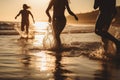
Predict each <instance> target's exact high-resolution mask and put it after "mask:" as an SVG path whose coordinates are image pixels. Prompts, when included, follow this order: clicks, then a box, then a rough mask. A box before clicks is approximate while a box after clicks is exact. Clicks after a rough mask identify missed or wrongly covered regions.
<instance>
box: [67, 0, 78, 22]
mask: <svg viewBox="0 0 120 80" xmlns="http://www.w3.org/2000/svg"><path fill="white" fill-rule="evenodd" d="M66 8H67V11H68V13H69V14H70V15H72V16H74V18H75V19H76V20H78V17H77V16H76V15H75V14H74V13H73V12H72V11H71V9H70V7H69V4H68V1H67V0H66Z"/></svg>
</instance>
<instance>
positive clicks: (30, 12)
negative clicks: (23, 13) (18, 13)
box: [30, 12, 35, 23]
mask: <svg viewBox="0 0 120 80" xmlns="http://www.w3.org/2000/svg"><path fill="white" fill-rule="evenodd" d="M30 15H31V17H32V19H33V23H35V20H34V17H33V14H32V13H31V12H30Z"/></svg>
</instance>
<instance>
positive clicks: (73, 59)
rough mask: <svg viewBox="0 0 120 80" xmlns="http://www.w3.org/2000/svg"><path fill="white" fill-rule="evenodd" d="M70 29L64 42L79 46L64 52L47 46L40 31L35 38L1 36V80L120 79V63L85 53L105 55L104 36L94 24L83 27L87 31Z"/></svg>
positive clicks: (63, 36)
mask: <svg viewBox="0 0 120 80" xmlns="http://www.w3.org/2000/svg"><path fill="white" fill-rule="evenodd" d="M72 26H73V25H72ZM74 27H75V26H74ZM79 27H80V26H76V30H77V29H78V28H79ZM88 28H89V30H90V31H89V30H88ZM70 29H72V27H71V28H70ZM70 29H67V28H66V29H65V30H66V32H67V31H68V32H67V33H66V32H64V33H63V34H62V35H61V39H62V43H63V44H65V45H68V46H74V47H77V49H74V48H73V49H70V50H65V51H61V52H55V51H50V50H45V49H44V46H43V38H44V36H45V35H44V34H38V33H36V34H35V35H34V36H35V37H34V39H22V38H20V36H19V35H0V80H120V77H119V76H120V75H119V74H120V64H119V62H118V63H117V62H108V61H102V60H97V59H96V60H95V59H94V60H93V59H91V58H90V57H87V56H85V55H83V54H93V53H94V54H96V55H98V56H100V55H101V54H102V50H103V49H102V45H101V39H100V37H99V36H97V35H96V34H94V32H93V31H94V27H93V28H90V27H87V26H86V27H81V28H80V29H81V30H83V31H84V32H79V33H75V32H74V30H73V32H72V33H71V32H70V31H71V30H70ZM37 30H38V29H37ZM69 30H70V31H69ZM38 31H39V30H38ZM48 42H50V41H48ZM49 46H50V44H49Z"/></svg>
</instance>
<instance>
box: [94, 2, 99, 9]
mask: <svg viewBox="0 0 120 80" xmlns="http://www.w3.org/2000/svg"><path fill="white" fill-rule="evenodd" d="M98 7H99V0H95V1H94V9H97V8H98Z"/></svg>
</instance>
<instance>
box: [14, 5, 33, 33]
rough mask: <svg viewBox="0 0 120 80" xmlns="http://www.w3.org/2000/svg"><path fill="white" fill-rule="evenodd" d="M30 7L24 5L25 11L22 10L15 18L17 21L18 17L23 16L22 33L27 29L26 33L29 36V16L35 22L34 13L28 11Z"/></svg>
mask: <svg viewBox="0 0 120 80" xmlns="http://www.w3.org/2000/svg"><path fill="white" fill-rule="evenodd" d="M29 8H30V7H29V6H28V5H27V4H23V10H20V12H19V13H18V14H17V16H16V17H15V19H17V17H18V16H19V15H20V14H21V17H22V19H21V31H24V30H25V27H26V33H27V35H28V33H29V24H30V23H29V15H31V17H32V19H33V22H35V21H34V17H33V15H32V13H31V12H30V11H29V10H28V9H29Z"/></svg>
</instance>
